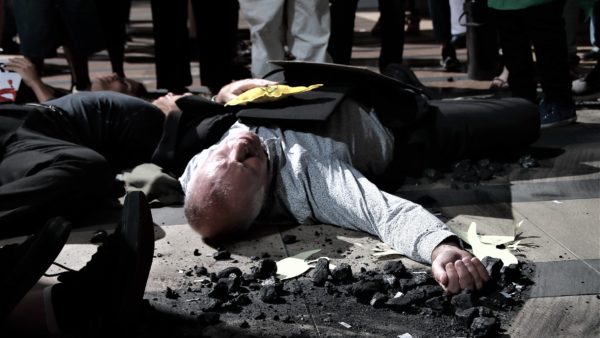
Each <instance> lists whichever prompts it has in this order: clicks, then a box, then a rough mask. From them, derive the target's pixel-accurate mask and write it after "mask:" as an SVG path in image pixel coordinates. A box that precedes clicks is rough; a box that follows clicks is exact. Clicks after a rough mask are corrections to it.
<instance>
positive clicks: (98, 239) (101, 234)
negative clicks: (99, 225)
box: [90, 230, 108, 244]
mask: <svg viewBox="0 0 600 338" xmlns="http://www.w3.org/2000/svg"><path fill="white" fill-rule="evenodd" d="M107 237H108V233H107V232H106V231H105V230H98V231H96V232H94V234H93V235H92V238H90V243H92V244H99V243H102V242H104V240H106V238H107Z"/></svg>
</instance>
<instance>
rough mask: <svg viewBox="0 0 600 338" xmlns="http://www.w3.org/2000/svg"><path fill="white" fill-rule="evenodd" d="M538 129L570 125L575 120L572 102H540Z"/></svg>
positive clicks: (575, 115)
mask: <svg viewBox="0 0 600 338" xmlns="http://www.w3.org/2000/svg"><path fill="white" fill-rule="evenodd" d="M538 110H539V112H540V124H541V125H540V127H541V128H542V129H545V128H553V127H559V126H564V125H567V124H571V123H573V122H575V121H576V120H577V114H576V111H575V104H574V103H573V101H572V100H556V101H553V100H546V99H544V100H542V102H540V105H539V107H538Z"/></svg>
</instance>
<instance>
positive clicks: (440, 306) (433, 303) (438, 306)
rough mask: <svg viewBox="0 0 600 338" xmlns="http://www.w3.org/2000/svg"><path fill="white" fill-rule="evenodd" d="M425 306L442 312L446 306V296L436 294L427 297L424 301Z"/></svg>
mask: <svg viewBox="0 0 600 338" xmlns="http://www.w3.org/2000/svg"><path fill="white" fill-rule="evenodd" d="M425 306H426V307H428V308H430V309H432V310H434V311H438V312H442V311H444V310H445V309H446V307H447V302H446V297H443V296H438V297H433V298H429V299H427V300H426V301H425Z"/></svg>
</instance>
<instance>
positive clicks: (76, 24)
mask: <svg viewBox="0 0 600 338" xmlns="http://www.w3.org/2000/svg"><path fill="white" fill-rule="evenodd" d="M56 8H57V10H58V13H59V16H60V25H61V29H62V44H63V46H64V48H65V55H66V57H67V60H68V61H69V66H70V67H71V77H72V83H73V84H74V85H75V88H77V89H78V90H87V89H89V86H90V83H91V81H90V74H89V69H88V56H89V55H90V54H92V53H95V52H97V51H100V50H102V49H104V48H105V47H106V43H105V38H104V34H103V32H102V29H101V28H100V20H99V18H98V11H97V10H96V5H95V3H94V0H56Z"/></svg>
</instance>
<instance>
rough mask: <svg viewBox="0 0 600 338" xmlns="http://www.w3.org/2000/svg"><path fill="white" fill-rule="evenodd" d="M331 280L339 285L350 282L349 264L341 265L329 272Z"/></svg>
mask: <svg viewBox="0 0 600 338" xmlns="http://www.w3.org/2000/svg"><path fill="white" fill-rule="evenodd" d="M331 276H332V277H333V280H335V281H336V282H340V283H349V282H351V281H352V267H350V265H349V264H346V263H342V264H340V265H338V266H336V267H335V268H334V269H333V270H331Z"/></svg>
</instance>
